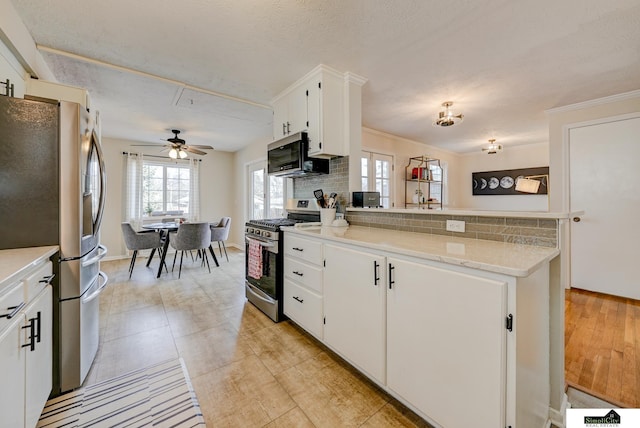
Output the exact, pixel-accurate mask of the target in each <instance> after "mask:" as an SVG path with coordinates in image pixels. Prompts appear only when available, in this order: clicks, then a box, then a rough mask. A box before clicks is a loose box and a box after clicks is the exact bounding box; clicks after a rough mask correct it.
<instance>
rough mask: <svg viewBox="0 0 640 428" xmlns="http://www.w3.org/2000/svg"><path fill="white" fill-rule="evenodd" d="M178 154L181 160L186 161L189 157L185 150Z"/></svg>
mask: <svg viewBox="0 0 640 428" xmlns="http://www.w3.org/2000/svg"><path fill="white" fill-rule="evenodd" d="M178 154H179V155H180V159H184V158H186V157H187V152H185V151H184V150H179V151H178Z"/></svg>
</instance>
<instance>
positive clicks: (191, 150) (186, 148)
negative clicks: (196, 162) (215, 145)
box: [182, 146, 207, 155]
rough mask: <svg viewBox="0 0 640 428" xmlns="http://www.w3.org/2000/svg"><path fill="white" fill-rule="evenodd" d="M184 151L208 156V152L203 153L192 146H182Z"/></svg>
mask: <svg viewBox="0 0 640 428" xmlns="http://www.w3.org/2000/svg"><path fill="white" fill-rule="evenodd" d="M182 150H184V151H185V152H189V153H195V154H196V155H206V154H207V152H203V151H202V150H198V149H194V148H193V147H191V146H182Z"/></svg>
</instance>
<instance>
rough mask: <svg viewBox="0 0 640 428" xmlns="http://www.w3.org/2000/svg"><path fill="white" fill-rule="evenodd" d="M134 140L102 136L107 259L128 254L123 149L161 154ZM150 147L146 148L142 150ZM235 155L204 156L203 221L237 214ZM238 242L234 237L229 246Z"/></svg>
mask: <svg viewBox="0 0 640 428" xmlns="http://www.w3.org/2000/svg"><path fill="white" fill-rule="evenodd" d="M131 144H135V142H134V141H127V140H117V139H111V138H103V140H102V150H103V152H104V157H105V168H106V172H107V201H106V208H105V214H104V219H103V225H102V233H101V237H100V238H101V242H102V243H103V244H104V245H106V246H107V248H108V249H109V253H108V257H107V258H108V259H112V258H120V257H125V255H126V247H125V245H124V241H123V239H122V231H121V229H120V223H121V222H122V221H123V201H122V195H123V185H124V183H123V177H124V156H123V155H122V152H123V151H131V152H143V153H145V154H155V155H157V154H158V150H157V149H154V148H147V147H131ZM141 149H147V150H141ZM233 158H234V154H233V153H230V152H220V151H210V152H209V153H208V154H207V155H206V156H201V157H200V159H202V162H201V164H200V218H201V219H202V220H203V221H212V222H213V221H218V220H219V219H220V217H224V216H229V217H232V218H233V216H234V211H235V209H234V205H233V204H234V196H233V194H234V189H233V185H232V183H233V181H234V162H233ZM235 242H241V241H234V240H233V239H232V238H231V237H230V239H229V241H228V244H229V245H234V244H235Z"/></svg>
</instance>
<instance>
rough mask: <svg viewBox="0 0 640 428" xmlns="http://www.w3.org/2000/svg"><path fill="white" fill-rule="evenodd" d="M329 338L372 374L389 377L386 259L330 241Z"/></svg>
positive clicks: (326, 284) (326, 332) (326, 279)
mask: <svg viewBox="0 0 640 428" xmlns="http://www.w3.org/2000/svg"><path fill="white" fill-rule="evenodd" d="M324 254H325V264H326V266H325V270H324V316H325V325H324V340H325V343H326V344H327V345H329V346H330V347H331V348H333V349H335V350H336V351H337V352H339V353H340V354H341V355H342V356H344V357H345V358H347V359H348V360H349V361H350V362H351V363H352V364H353V365H355V366H356V367H358V368H359V369H360V370H362V371H363V372H365V373H366V374H367V375H369V376H370V377H372V378H374V379H376V380H377V381H378V382H380V383H382V384H384V381H385V341H386V337H385V293H386V288H385V278H386V275H385V271H386V269H385V257H384V256H381V255H377V254H372V253H369V252H365V251H359V250H357V249H354V248H347V247H344V246H337V245H330V244H325V246H324Z"/></svg>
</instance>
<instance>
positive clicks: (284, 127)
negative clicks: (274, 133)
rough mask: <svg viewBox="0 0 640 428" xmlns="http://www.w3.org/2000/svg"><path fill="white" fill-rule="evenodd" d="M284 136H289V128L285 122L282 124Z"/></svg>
mask: <svg viewBox="0 0 640 428" xmlns="http://www.w3.org/2000/svg"><path fill="white" fill-rule="evenodd" d="M282 135H287V127H286V125H285V124H284V122H283V123H282Z"/></svg>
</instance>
